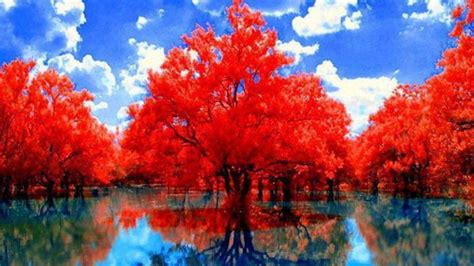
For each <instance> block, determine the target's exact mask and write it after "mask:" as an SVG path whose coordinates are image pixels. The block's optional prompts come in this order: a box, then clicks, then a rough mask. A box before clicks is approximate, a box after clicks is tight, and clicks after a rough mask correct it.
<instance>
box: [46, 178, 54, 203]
mask: <svg viewBox="0 0 474 266" xmlns="http://www.w3.org/2000/svg"><path fill="white" fill-rule="evenodd" d="M46 193H47V199H46V203H47V205H48V206H49V207H52V206H54V181H53V180H48V182H47V183H46Z"/></svg>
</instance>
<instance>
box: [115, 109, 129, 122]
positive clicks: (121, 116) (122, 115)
mask: <svg viewBox="0 0 474 266" xmlns="http://www.w3.org/2000/svg"><path fill="white" fill-rule="evenodd" d="M127 118H128V106H122V107H120V109H119V110H118V112H117V119H118V120H125V119H127Z"/></svg>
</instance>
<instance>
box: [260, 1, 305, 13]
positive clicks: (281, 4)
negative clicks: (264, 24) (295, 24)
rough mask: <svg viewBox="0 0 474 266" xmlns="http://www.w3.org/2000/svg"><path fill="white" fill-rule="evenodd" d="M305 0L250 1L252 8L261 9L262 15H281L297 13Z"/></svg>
mask: <svg viewBox="0 0 474 266" xmlns="http://www.w3.org/2000/svg"><path fill="white" fill-rule="evenodd" d="M305 2H306V1H305V0H279V1H274V0H266V1H265V0H260V1H257V2H255V3H252V5H251V6H252V8H255V9H258V10H260V11H262V14H263V15H264V16H270V17H282V16H284V15H288V14H299V13H300V7H301V6H302V5H304V4H305Z"/></svg>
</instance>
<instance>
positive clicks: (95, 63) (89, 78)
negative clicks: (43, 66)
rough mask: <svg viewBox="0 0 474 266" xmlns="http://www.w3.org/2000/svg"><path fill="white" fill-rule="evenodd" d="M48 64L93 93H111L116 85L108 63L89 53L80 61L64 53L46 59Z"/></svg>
mask: <svg viewBox="0 0 474 266" xmlns="http://www.w3.org/2000/svg"><path fill="white" fill-rule="evenodd" d="M48 65H49V66H50V67H53V68H55V69H57V70H58V71H59V72H63V73H67V74H68V76H69V77H70V78H71V79H72V80H73V81H74V82H75V83H76V84H78V85H80V86H83V87H86V88H87V89H88V90H90V91H92V92H94V93H102V94H107V95H111V94H112V92H113V90H114V89H115V88H116V85H117V84H116V80H115V76H114V74H113V73H112V69H111V68H110V66H109V64H107V62H105V61H100V60H95V59H94V58H93V57H92V56H91V55H86V56H84V57H83V58H82V61H80V60H77V59H76V58H75V57H74V56H73V55H72V54H64V55H60V56H56V57H53V58H51V59H50V60H48Z"/></svg>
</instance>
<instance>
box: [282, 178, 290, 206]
mask: <svg viewBox="0 0 474 266" xmlns="http://www.w3.org/2000/svg"><path fill="white" fill-rule="evenodd" d="M281 182H282V192H283V201H284V202H290V201H291V179H290V178H288V177H284V178H282V179H281Z"/></svg>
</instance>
